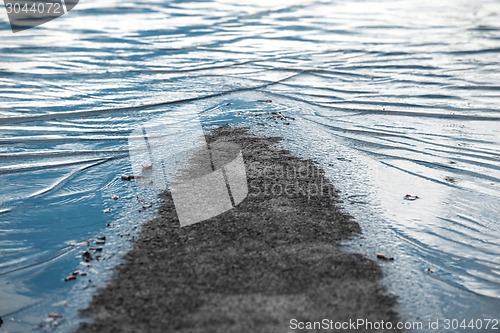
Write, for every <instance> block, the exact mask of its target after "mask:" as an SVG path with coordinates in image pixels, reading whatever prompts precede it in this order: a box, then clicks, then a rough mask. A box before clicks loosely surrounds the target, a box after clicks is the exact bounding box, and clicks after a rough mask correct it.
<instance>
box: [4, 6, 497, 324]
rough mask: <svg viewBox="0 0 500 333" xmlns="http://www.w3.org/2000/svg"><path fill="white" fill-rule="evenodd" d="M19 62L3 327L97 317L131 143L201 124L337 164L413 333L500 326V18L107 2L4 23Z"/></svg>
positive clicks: (12, 95) (14, 69) (11, 107)
mask: <svg viewBox="0 0 500 333" xmlns="http://www.w3.org/2000/svg"><path fill="white" fill-rule="evenodd" d="M0 55H1V59H2V61H1V62H0V186H1V189H0V295H1V297H0V315H2V317H3V318H4V321H5V323H4V325H3V326H2V328H1V329H0V330H2V329H4V330H6V331H9V332H11V331H19V332H24V331H30V330H35V329H36V327H37V325H40V324H41V325H44V326H45V328H47V327H49V326H50V323H46V322H45V323H44V319H45V318H46V316H47V315H48V314H50V313H59V312H61V311H65V310H64V309H63V308H67V307H71V305H72V304H80V302H83V301H80V300H78V298H79V297H82V298H84V297H83V296H81V295H82V294H83V292H82V289H86V288H89V287H92V285H93V282H89V280H92V279H94V280H99V277H98V275H99V274H101V275H102V273H101V272H100V271H98V270H94V271H89V275H88V276H87V277H86V278H85V279H80V280H79V281H78V282H77V283H72V282H69V283H68V282H66V283H65V282H63V279H64V277H65V276H67V275H68V274H69V273H71V272H72V271H74V270H76V269H80V268H81V267H80V266H79V262H80V257H81V252H82V248H81V247H79V246H74V244H73V243H76V242H79V241H82V240H85V239H95V237H97V236H100V235H102V234H107V235H108V243H109V244H106V248H105V250H104V252H103V256H106V257H113V256H115V255H116V257H119V255H120V254H121V253H123V252H124V251H125V250H126V245H124V244H123V242H122V241H121V240H120V239H121V238H123V237H124V238H127V237H128V238H127V239H130V237H132V236H133V235H134V230H135V229H134V228H137V225H138V224H139V221H141V220H143V219H145V218H147V216H149V215H148V214H149V213H147V212H144V211H143V210H144V209H142V208H141V207H142V206H144V202H145V200H147V198H146V196H144V197H139V198H137V197H136V189H135V188H134V185H133V184H132V183H128V182H123V181H121V180H120V179H119V175H121V174H124V173H127V172H130V162H129V159H128V151H127V137H128V135H129V134H130V133H131V131H132V130H133V129H135V128H136V126H138V125H139V124H142V123H144V122H147V121H152V120H154V119H159V118H161V117H162V116H163V115H165V114H166V113H168V112H174V111H177V112H182V110H183V108H185V109H186V110H190V111H189V112H192V110H197V112H199V114H200V116H201V119H202V122H203V124H204V125H205V126H207V127H208V126H210V125H215V124H220V123H223V122H227V121H229V122H233V123H238V124H239V123H243V124H244V123H251V124H252V125H253V126H254V127H256V128H260V129H262V130H263V131H264V132H266V133H269V132H271V133H280V134H281V135H283V136H284V137H285V138H286V140H285V142H284V145H285V146H287V147H289V148H291V149H293V150H294V151H296V152H297V153H299V154H303V155H304V156H308V157H313V158H315V159H316V160H317V161H318V162H319V163H321V164H322V165H323V166H324V167H325V168H326V169H327V173H328V174H329V176H330V178H331V179H332V180H333V181H335V182H336V184H337V186H338V187H339V188H340V189H341V190H342V199H343V202H344V206H345V208H346V209H347V210H348V211H350V212H351V213H352V214H353V215H354V216H355V217H357V218H358V220H359V222H360V223H361V224H362V226H363V228H364V229H365V233H364V236H363V237H362V238H361V239H360V240H357V242H359V243H361V244H358V243H356V244H354V245H352V244H351V245H349V246H352V247H354V246H358V245H363V244H364V245H365V249H364V250H360V251H361V252H363V251H364V252H366V253H367V254H368V255H370V254H372V255H373V252H372V251H381V250H383V251H388V252H389V253H394V254H395V255H396V259H397V260H396V261H395V262H394V264H393V265H391V266H388V265H386V266H385V267H386V273H387V278H386V284H387V285H388V287H389V289H390V291H391V292H394V293H396V294H398V295H400V302H401V303H402V305H401V311H402V314H403V317H404V318H406V319H416V318H429V317H430V316H431V315H432V314H433V313H434V314H436V312H434V308H437V309H439V311H441V312H439V313H442V314H443V315H447V316H456V317H458V318H461V317H466V316H469V317H474V318H476V317H491V316H497V317H498V316H499V312H500V311H499V310H498V309H500V241H499V239H500V222H499V218H498V216H499V212H500V204H499V200H500V190H499V188H498V186H499V178H500V163H499V162H500V161H499V158H500V151H499V148H498V147H499V143H500V130H499V128H500V126H499V124H500V108H499V102H500V66H499V59H500V58H499V55H500V3H499V2H498V1H494V0H491V1H489V0H480V1H440V2H438V1H391V2H389V1H273V0H269V1H265V2H264V3H262V2H259V1H249V0H248V1H238V2H237V3H235V2H234V1H226V0H218V1H216V0H214V1H203V2H201V1H149V2H143V1H135V2H123V1H94V0H89V1H82V2H81V3H80V4H78V6H77V7H75V9H73V10H72V11H71V12H69V13H68V14H66V15H64V16H63V17H61V18H59V19H56V20H54V21H52V22H49V23H47V24H45V25H42V26H40V27H37V28H34V29H30V30H27V31H24V32H21V33H16V34H13V33H12V32H11V31H10V27H9V26H8V20H7V17H6V14H5V11H3V10H1V11H0ZM266 100H272V102H270V103H269V102H264V101H266ZM273 112H281V113H282V114H283V115H285V116H286V117H288V120H287V122H289V123H290V124H289V125H287V124H285V122H284V121H281V120H279V121H278V123H276V122H275V121H274V119H270V118H269V116H272V115H273ZM406 194H411V195H418V196H419V198H420V199H418V200H415V201H406V200H403V197H404V196H405V195H406ZM113 195H116V196H119V200H113V199H112V196H113ZM146 207H148V204H146ZM106 208H111V209H112V211H111V213H108V214H106V213H104V212H103V211H104V210H105V209H106ZM152 208H154V207H152ZM152 208H151V209H149V210H152ZM138 210H141V212H140V213H139V212H138ZM146 210H147V209H146ZM107 226H108V227H107ZM360 248H361V246H360ZM427 268H431V269H432V270H433V272H434V273H426V272H425V270H426V269H427ZM403 294H404V295H403ZM83 303H84V302H83ZM54 304H55V305H54ZM465 304H475V306H474V309H471V308H470V307H469V306H465ZM65 305H67V306H65ZM76 307H78V306H76Z"/></svg>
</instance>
